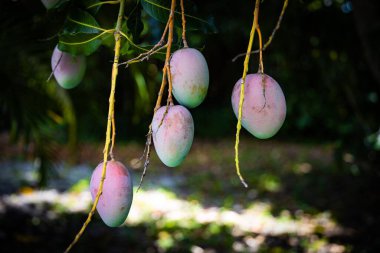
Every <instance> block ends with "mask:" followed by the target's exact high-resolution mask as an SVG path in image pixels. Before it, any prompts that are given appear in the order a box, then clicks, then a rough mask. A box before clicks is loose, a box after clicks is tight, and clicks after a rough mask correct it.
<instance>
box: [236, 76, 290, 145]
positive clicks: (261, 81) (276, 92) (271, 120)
mask: <svg viewBox="0 0 380 253" xmlns="http://www.w3.org/2000/svg"><path fill="white" fill-rule="evenodd" d="M241 81H242V79H240V80H239V81H237V83H236V84H235V87H234V89H233V92H232V97H231V102H232V108H233V111H234V113H235V115H236V117H238V113H239V111H238V110H239V99H240V88H241ZM285 116H286V101H285V96H284V93H283V92H282V90H281V87H280V85H279V84H278V83H277V82H276V81H275V80H274V79H273V78H272V77H270V76H268V75H266V74H260V73H258V74H249V75H247V77H246V80H245V89H244V102H243V108H242V126H243V127H244V128H245V129H246V130H248V132H250V133H251V134H252V135H254V136H256V137H257V138H259V139H267V138H270V137H272V136H273V135H275V134H276V133H277V132H278V130H279V129H280V128H281V126H282V124H283V123H284V120H285Z"/></svg>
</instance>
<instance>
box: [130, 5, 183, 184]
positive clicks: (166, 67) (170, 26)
mask: <svg viewBox="0 0 380 253" xmlns="http://www.w3.org/2000/svg"><path fill="white" fill-rule="evenodd" d="M175 5H176V0H172V2H171V7H170V15H169V19H168V23H167V24H166V27H168V31H169V32H168V41H167V43H166V46H167V48H166V57H165V64H164V67H163V69H162V81H161V86H160V90H159V92H158V96H157V101H156V105H155V107H154V110H153V115H154V113H156V111H157V110H158V109H159V108H160V107H161V102H162V96H163V94H164V90H165V87H166V84H167V79H166V78H167V75H168V80H169V82H170V83H171V74H170V65H169V61H170V53H171V47H172V43H173V31H174V13H175ZM165 30H166V28H165ZM163 38H164V37H162V38H161V40H162V39H163ZM170 83H169V85H171V84H170ZM170 92H171V90H170ZM169 96H170V95H169ZM170 97H171V96H170ZM169 99H170V98H169V97H168V102H169V101H170V100H169ZM164 117H165V114H164ZM164 117H163V118H164ZM163 118H162V120H163ZM161 123H162V121H161ZM161 123H160V124H161ZM152 134H153V131H152V123H150V125H149V131H148V134H147V141H146V143H145V145H146V146H145V149H146V154H145V163H144V170H143V173H142V175H141V178H140V183H139V186H138V187H137V191H138V190H139V189H140V187H141V184H142V182H143V179H144V176H145V174H146V170H147V167H148V165H149V157H150V150H151V149H150V146H151V145H152Z"/></svg>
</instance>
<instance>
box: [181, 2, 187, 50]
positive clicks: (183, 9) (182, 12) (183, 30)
mask: <svg viewBox="0 0 380 253" xmlns="http://www.w3.org/2000/svg"><path fill="white" fill-rule="evenodd" d="M181 14H182V41H183V46H184V47H189V46H188V44H187V41H186V18H185V6H184V4H183V0H181Z"/></svg>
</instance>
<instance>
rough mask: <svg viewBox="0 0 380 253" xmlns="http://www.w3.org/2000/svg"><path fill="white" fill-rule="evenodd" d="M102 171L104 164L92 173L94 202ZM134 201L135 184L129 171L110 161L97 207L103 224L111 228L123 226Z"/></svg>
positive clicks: (91, 189) (91, 183)
mask: <svg viewBox="0 0 380 253" xmlns="http://www.w3.org/2000/svg"><path fill="white" fill-rule="evenodd" d="M102 170H103V162H102V163H100V164H99V165H98V166H97V167H96V169H95V170H94V172H93V173H92V177H91V182H90V191H91V196H92V199H93V200H95V198H96V194H97V193H98V187H99V182H100V179H101V176H102ZM132 199H133V183H132V178H131V174H130V173H129V171H128V169H127V168H126V167H125V166H124V165H123V164H122V163H120V162H118V161H108V162H107V168H106V178H105V180H104V184H103V191H102V195H100V198H99V202H98V205H97V206H96V209H97V211H98V213H99V215H100V217H101V218H102V220H103V222H104V223H105V224H106V225H108V226H110V227H118V226H120V225H121V224H123V223H124V221H125V219H126V218H127V216H128V213H129V209H130V208H131V204H132Z"/></svg>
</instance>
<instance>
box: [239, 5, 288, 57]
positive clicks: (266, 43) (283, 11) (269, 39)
mask: <svg viewBox="0 0 380 253" xmlns="http://www.w3.org/2000/svg"><path fill="white" fill-rule="evenodd" d="M288 2H289V0H284V4H283V6H282V10H281V13H280V16H279V17H278V20H277V23H276V26H275V28H274V29H273V31H272V34H271V35H270V36H269V38H268V40H267V42H265V44H264V46H263V48H262V49H257V50H255V51H252V52H251V54H257V53H259V52H260V51H264V50H266V49H267V47H268V46H269V45H270V43H272V40H273V38H274V35H275V34H276V32H277V31H278V29H280V26H281V22H282V19H283V18H284V14H285V11H286V7H288ZM246 54H247V53H242V54H238V55H237V56H235V57H234V58H233V59H232V62H234V61H236V60H237V59H238V58H240V57H242V56H245V55H246Z"/></svg>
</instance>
